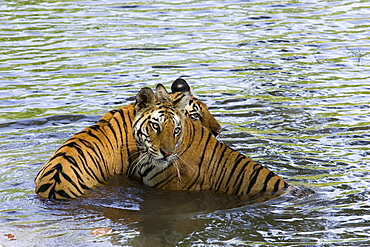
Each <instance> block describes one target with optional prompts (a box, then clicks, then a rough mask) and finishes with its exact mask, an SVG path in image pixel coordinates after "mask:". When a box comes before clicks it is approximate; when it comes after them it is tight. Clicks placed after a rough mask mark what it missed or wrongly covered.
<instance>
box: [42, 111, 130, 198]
mask: <svg viewBox="0 0 370 247" xmlns="http://www.w3.org/2000/svg"><path fill="white" fill-rule="evenodd" d="M133 119H134V106H133V105H129V106H126V107H122V108H120V109H117V110H113V111H110V112H108V113H107V114H105V115H104V116H103V117H102V118H101V119H100V120H99V121H98V123H96V124H95V125H92V126H90V127H88V128H86V129H85V130H83V131H81V132H80V133H77V134H75V135H73V136H72V137H71V138H69V139H68V140H67V141H66V142H65V143H64V144H63V145H62V146H61V147H60V148H59V149H58V150H56V151H55V153H54V154H53V155H52V156H51V157H50V159H49V160H48V161H47V162H46V164H45V165H44V166H43V167H42V168H41V170H40V171H39V173H38V174H37V176H36V179H35V183H36V189H35V191H36V193H37V194H38V195H39V196H41V197H43V198H57V199H69V198H75V197H77V196H81V195H82V194H84V193H85V190H86V189H90V188H93V187H95V186H97V185H99V184H103V183H105V182H106V180H107V179H108V178H110V177H111V176H112V175H114V174H126V173H127V169H128V166H129V164H130V163H132V162H133V161H134V160H135V158H136V156H135V155H137V146H136V144H135V141H134V139H133V135H132V122H133Z"/></svg>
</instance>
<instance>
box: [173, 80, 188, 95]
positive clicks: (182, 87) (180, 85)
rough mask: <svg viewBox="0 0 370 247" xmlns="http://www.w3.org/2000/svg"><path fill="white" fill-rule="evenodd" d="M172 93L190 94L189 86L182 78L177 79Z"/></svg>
mask: <svg viewBox="0 0 370 247" xmlns="http://www.w3.org/2000/svg"><path fill="white" fill-rule="evenodd" d="M171 90H172V93H177V92H190V86H189V84H188V83H187V82H186V81H185V80H184V79H182V78H178V79H176V80H175V81H174V82H173V83H172V85H171Z"/></svg>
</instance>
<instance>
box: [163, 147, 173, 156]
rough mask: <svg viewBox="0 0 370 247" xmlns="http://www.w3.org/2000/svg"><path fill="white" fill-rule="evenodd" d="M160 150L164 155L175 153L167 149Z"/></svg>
mask: <svg viewBox="0 0 370 247" xmlns="http://www.w3.org/2000/svg"><path fill="white" fill-rule="evenodd" d="M160 151H161V154H162V155H163V156H164V157H168V156H170V155H172V154H173V152H171V151H167V150H165V149H162V148H161V149H160Z"/></svg>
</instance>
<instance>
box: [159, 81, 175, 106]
mask: <svg viewBox="0 0 370 247" xmlns="http://www.w3.org/2000/svg"><path fill="white" fill-rule="evenodd" d="M155 94H156V95H157V100H158V101H160V102H171V101H172V98H171V96H170V95H169V93H168V92H167V90H166V88H165V87H164V86H163V85H162V84H160V83H159V84H157V86H156V87H155Z"/></svg>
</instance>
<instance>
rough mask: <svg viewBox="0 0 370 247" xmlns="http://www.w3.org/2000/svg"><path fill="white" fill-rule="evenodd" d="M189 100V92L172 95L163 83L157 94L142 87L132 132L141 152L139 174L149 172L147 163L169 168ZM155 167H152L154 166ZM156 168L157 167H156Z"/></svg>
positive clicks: (157, 89)
mask: <svg viewBox="0 0 370 247" xmlns="http://www.w3.org/2000/svg"><path fill="white" fill-rule="evenodd" d="M189 100H190V94H189V93H188V92H185V93H181V94H178V97H174V96H171V95H170V94H168V92H167V91H166V89H165V87H164V86H163V85H162V84H158V85H157V87H156V94H154V93H153V91H152V90H151V89H150V88H148V87H145V88H142V89H141V90H140V92H139V93H138V94H137V95H136V104H135V119H134V122H133V125H132V126H133V134H134V138H135V141H136V143H137V145H138V147H139V150H140V152H141V154H140V155H139V158H138V162H137V163H138V164H137V165H138V167H137V171H138V173H139V175H140V176H142V177H143V176H144V175H145V173H146V172H149V170H148V169H150V168H148V166H146V165H147V164H152V165H155V166H156V167H157V168H158V167H166V166H167V165H168V163H169V162H171V161H172V160H174V159H175V158H176V153H175V152H176V149H177V148H178V146H179V145H180V143H181V138H182V134H183V133H182V131H183V123H184V122H185V119H186V116H185V114H184V111H185V107H186V106H187V105H188V103H189ZM151 167H152V166H151ZM153 169H154V168H153Z"/></svg>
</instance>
